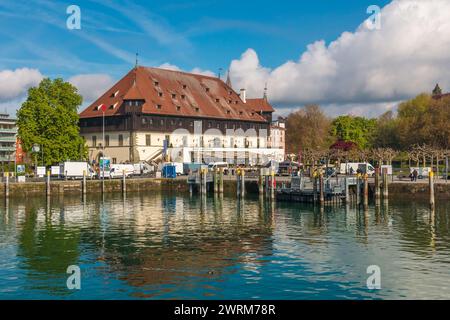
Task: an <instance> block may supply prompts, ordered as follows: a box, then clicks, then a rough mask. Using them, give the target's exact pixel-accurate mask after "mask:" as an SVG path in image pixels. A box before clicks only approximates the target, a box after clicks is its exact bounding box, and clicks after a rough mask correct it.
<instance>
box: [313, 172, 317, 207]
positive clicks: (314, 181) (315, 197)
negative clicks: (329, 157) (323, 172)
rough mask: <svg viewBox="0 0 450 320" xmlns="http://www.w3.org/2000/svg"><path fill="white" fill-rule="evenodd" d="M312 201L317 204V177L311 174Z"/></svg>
mask: <svg viewBox="0 0 450 320" xmlns="http://www.w3.org/2000/svg"><path fill="white" fill-rule="evenodd" d="M313 201H314V203H316V202H317V176H316V174H315V173H313Z"/></svg>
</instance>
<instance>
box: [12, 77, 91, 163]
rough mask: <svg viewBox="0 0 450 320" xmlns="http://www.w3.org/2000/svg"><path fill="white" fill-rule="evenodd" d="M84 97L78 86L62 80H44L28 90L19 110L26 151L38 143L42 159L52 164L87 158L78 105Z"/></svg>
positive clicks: (20, 128)
mask: <svg viewBox="0 0 450 320" xmlns="http://www.w3.org/2000/svg"><path fill="white" fill-rule="evenodd" d="M81 103H82V97H81V96H80V95H79V94H78V92H77V88H75V87H74V86H73V85H71V84H70V83H68V82H64V81H63V80H62V79H55V80H51V79H48V78H47V79H44V80H42V81H41V83H40V84H39V86H38V87H33V88H30V89H29V90H28V98H27V100H26V101H25V102H24V103H23V104H22V106H21V108H20V109H19V110H18V111H17V126H18V128H19V130H18V136H19V138H20V139H21V140H22V143H23V148H24V150H25V152H30V151H31V149H32V147H33V145H34V144H39V145H40V146H41V148H42V151H43V152H39V154H36V155H34V156H37V159H38V161H39V162H44V163H45V165H51V164H55V163H59V162H62V161H66V160H79V159H85V158H86V155H87V149H86V146H85V143H84V139H83V138H82V137H81V136H80V135H79V132H80V128H79V126H78V121H79V117H78V112H77V110H78V107H79V106H80V105H81Z"/></svg>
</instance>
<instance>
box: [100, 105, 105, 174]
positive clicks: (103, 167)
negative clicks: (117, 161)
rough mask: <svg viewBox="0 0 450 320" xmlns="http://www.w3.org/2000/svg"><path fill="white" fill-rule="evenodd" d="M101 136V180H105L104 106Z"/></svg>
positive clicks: (103, 108) (103, 107)
mask: <svg viewBox="0 0 450 320" xmlns="http://www.w3.org/2000/svg"><path fill="white" fill-rule="evenodd" d="M101 108H102V136H103V139H102V140H103V142H102V157H103V161H102V180H104V179H105V111H106V105H105V104H102V106H101Z"/></svg>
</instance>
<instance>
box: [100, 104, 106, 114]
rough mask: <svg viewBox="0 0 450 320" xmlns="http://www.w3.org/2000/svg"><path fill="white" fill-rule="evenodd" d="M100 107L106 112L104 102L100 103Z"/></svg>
mask: <svg viewBox="0 0 450 320" xmlns="http://www.w3.org/2000/svg"><path fill="white" fill-rule="evenodd" d="M100 109H102V112H105V111H106V105H105V104H103V103H102V104H101V105H100Z"/></svg>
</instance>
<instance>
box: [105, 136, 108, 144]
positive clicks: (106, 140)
mask: <svg viewBox="0 0 450 320" xmlns="http://www.w3.org/2000/svg"><path fill="white" fill-rule="evenodd" d="M105 147H109V135H106V136H105Z"/></svg>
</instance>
